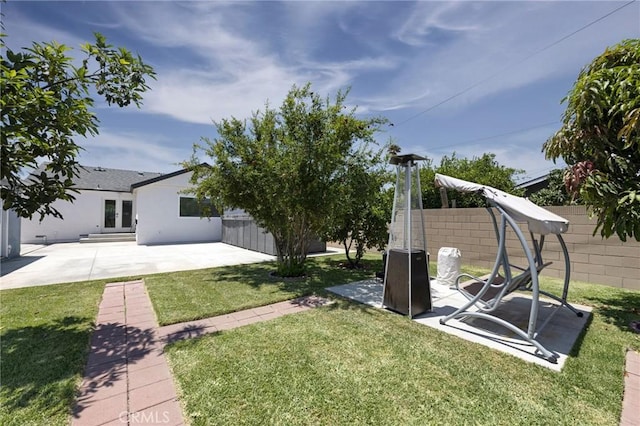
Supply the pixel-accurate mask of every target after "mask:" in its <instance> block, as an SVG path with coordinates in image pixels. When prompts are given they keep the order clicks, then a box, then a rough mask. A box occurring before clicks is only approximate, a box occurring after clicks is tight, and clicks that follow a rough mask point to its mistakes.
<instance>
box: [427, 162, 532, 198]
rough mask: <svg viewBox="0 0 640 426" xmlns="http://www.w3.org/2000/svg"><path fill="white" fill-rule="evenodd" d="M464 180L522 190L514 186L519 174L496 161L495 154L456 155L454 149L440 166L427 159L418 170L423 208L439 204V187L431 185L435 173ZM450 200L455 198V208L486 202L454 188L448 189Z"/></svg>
mask: <svg viewBox="0 0 640 426" xmlns="http://www.w3.org/2000/svg"><path fill="white" fill-rule="evenodd" d="M436 173H440V174H443V175H447V176H451V177H455V178H458V179H464V180H467V181H470V182H476V183H479V184H482V185H489V186H492V187H494V188H497V189H500V190H502V191H505V192H508V193H510V194H515V195H520V193H521V191H519V190H517V189H516V188H515V183H514V180H515V177H516V176H517V175H518V174H519V173H521V171H520V170H516V169H513V168H510V167H505V166H503V165H501V164H500V163H498V162H497V161H496V156H495V154H492V153H485V154H482V156H481V157H473V158H472V159H468V158H459V157H458V156H457V155H456V153H455V152H454V153H453V154H452V155H451V156H450V157H449V156H446V155H445V156H444V157H442V159H441V160H440V165H439V166H434V165H433V163H432V162H431V161H430V160H428V161H427V162H425V163H424V164H423V165H422V166H421V169H420V181H421V182H422V204H423V207H424V208H431V209H434V208H439V207H441V205H442V202H441V197H440V189H439V188H436V187H435V186H434V185H433V181H434V178H435V174H436ZM447 198H448V199H449V201H451V200H456V206H457V207H483V206H485V205H486V201H485V199H484V198H483V197H481V196H479V195H476V194H470V193H462V192H458V191H455V190H447Z"/></svg>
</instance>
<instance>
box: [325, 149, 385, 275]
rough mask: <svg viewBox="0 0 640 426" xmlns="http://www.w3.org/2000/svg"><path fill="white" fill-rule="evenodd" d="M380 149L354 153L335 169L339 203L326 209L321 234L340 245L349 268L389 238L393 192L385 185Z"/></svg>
mask: <svg viewBox="0 0 640 426" xmlns="http://www.w3.org/2000/svg"><path fill="white" fill-rule="evenodd" d="M383 151H384V149H381V150H380V151H378V152H377V153H372V152H366V151H361V152H358V153H357V155H355V156H353V157H351V158H350V159H348V160H347V164H346V167H343V168H342V170H341V171H340V172H339V179H338V182H339V185H337V187H336V191H337V194H338V196H339V199H340V203H338V205H337V206H336V208H334V209H333V210H332V211H331V212H330V215H329V217H328V218H327V219H328V220H327V226H326V231H325V233H324V234H323V235H322V236H323V237H324V238H325V239H326V240H328V241H338V242H340V243H341V244H342V246H343V247H344V250H345V255H346V257H347V262H348V265H349V267H351V268H358V267H360V260H361V259H362V257H363V256H364V253H365V252H366V251H367V250H369V249H374V248H375V249H378V250H382V249H384V247H385V246H386V245H387V242H388V240H389V234H388V226H387V225H388V222H389V219H390V218H391V207H392V202H393V195H392V191H391V190H390V189H389V188H388V186H389V184H390V183H391V182H392V179H391V175H390V173H389V172H388V171H387V170H386V164H385V162H384V158H383V155H382V153H383ZM372 154H373V155H372ZM352 250H353V251H354V252H353V253H352Z"/></svg>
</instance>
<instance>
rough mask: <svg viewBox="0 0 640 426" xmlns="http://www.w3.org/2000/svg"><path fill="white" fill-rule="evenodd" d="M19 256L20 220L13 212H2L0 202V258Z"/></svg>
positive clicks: (0, 201)
mask: <svg viewBox="0 0 640 426" xmlns="http://www.w3.org/2000/svg"><path fill="white" fill-rule="evenodd" d="M19 255H20V218H19V217H18V215H17V214H16V212H14V211H13V210H4V209H3V208H2V200H0V257H5V258H12V257H16V256H19Z"/></svg>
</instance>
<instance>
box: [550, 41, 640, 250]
mask: <svg viewBox="0 0 640 426" xmlns="http://www.w3.org/2000/svg"><path fill="white" fill-rule="evenodd" d="M563 102H566V103H567V109H566V110H565V112H564V114H563V125H562V128H560V130H558V131H557V132H556V133H555V134H554V135H553V136H552V137H551V138H549V139H548V140H547V141H546V142H545V143H544V145H543V151H544V152H545V155H546V157H547V158H549V159H553V160H554V161H555V160H556V159H557V158H559V157H562V158H563V159H564V161H565V162H566V163H567V164H568V165H569V166H570V171H569V173H567V174H566V176H565V180H566V185H567V189H568V190H569V191H571V192H572V193H573V194H575V195H579V196H580V197H581V198H582V200H583V202H584V204H586V205H587V206H588V207H589V210H590V211H591V212H592V214H594V215H595V216H596V218H597V222H596V228H595V229H594V234H595V233H596V232H597V231H598V230H600V234H601V235H602V236H603V237H605V238H608V237H610V236H612V235H613V234H617V235H618V237H620V239H621V240H623V241H626V239H627V237H635V239H636V240H638V241H640V39H633V40H625V41H623V42H621V43H619V44H617V45H616V46H614V47H611V48H608V49H606V50H605V52H604V53H603V54H602V55H600V56H598V57H597V58H595V59H594V60H593V61H592V62H591V63H590V64H589V65H587V66H586V67H585V68H584V69H583V70H582V71H581V72H580V74H579V75H578V78H577V80H576V82H575V84H574V86H573V88H572V89H571V91H570V92H569V94H568V95H567V96H566V97H565V98H564V99H563Z"/></svg>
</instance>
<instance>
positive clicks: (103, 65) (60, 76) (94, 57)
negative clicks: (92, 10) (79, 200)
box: [0, 33, 155, 219]
mask: <svg viewBox="0 0 640 426" xmlns="http://www.w3.org/2000/svg"><path fill="white" fill-rule="evenodd" d="M0 48H1V49H2V51H3V54H2V59H1V60H0V95H1V101H0V116H1V119H2V120H1V126H2V127H1V128H0V138H1V142H2V151H1V155H0V158H1V161H2V164H1V169H0V170H1V171H0V173H1V175H0V178H1V179H0V182H1V189H0V194H1V196H2V200H3V207H4V208H5V209H9V208H12V209H14V210H15V211H16V212H17V214H18V215H19V216H22V217H26V218H31V217H32V216H33V215H34V214H35V213H39V214H40V218H41V219H42V218H44V216H46V215H53V216H57V217H61V215H60V213H59V212H58V211H57V210H56V209H55V208H54V207H53V206H52V203H53V202H54V201H56V200H59V199H61V200H69V201H72V200H73V199H74V197H73V194H72V192H73V181H74V177H76V176H77V174H78V163H77V160H76V159H77V156H78V154H79V152H80V150H81V149H82V148H81V147H80V146H79V145H78V144H77V143H76V142H75V139H76V138H78V137H84V136H87V135H96V134H97V133H98V118H97V117H96V115H95V114H94V113H93V111H92V107H93V105H94V99H93V97H92V96H94V92H95V93H96V94H97V95H98V96H101V97H103V98H104V99H105V100H106V102H107V103H108V104H109V105H111V104H116V105H118V106H120V107H124V106H127V105H129V104H131V103H134V104H135V105H137V106H140V104H141V102H142V93H143V92H145V91H146V90H147V89H148V88H149V86H148V85H147V83H146V78H148V77H151V78H155V74H154V71H153V69H152V68H151V67H150V66H149V65H146V64H145V63H144V62H143V61H142V59H141V58H140V57H139V56H134V55H133V54H132V53H131V52H129V51H128V50H126V49H124V48H122V47H121V48H117V49H116V48H113V46H111V45H110V44H107V42H106V40H105V38H104V37H103V36H102V35H100V34H98V33H96V34H95V43H93V44H91V43H86V44H84V45H83V46H82V47H81V52H82V57H81V58H76V59H75V60H74V58H72V57H71V56H69V54H68V53H69V51H70V50H71V48H69V47H67V46H65V45H63V44H59V43H56V42H51V43H33V45H32V46H31V47H30V48H26V49H23V50H22V51H20V52H14V51H13V50H11V49H8V48H6V46H5V43H4V40H0ZM41 163H44V164H45V166H44V169H42V168H41V169H40V170H41V172H40V173H38V174H33V173H30V172H31V171H33V170H35V169H36V168H37V167H38V165H39V164H41ZM27 176H28V177H27ZM25 177H26V178H25Z"/></svg>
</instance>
